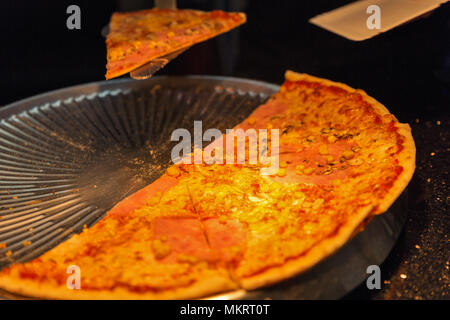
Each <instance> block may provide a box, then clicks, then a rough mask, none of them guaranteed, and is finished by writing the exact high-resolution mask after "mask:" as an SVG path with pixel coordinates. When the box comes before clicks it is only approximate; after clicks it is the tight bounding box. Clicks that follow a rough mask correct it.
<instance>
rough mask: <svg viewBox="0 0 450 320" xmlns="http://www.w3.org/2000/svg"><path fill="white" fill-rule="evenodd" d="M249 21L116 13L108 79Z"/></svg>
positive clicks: (237, 16) (218, 15) (217, 15)
mask: <svg viewBox="0 0 450 320" xmlns="http://www.w3.org/2000/svg"><path fill="white" fill-rule="evenodd" d="M245 21H246V17H245V14H244V13H228V12H224V11H212V12H202V11H196V10H169V9H156V8H155V9H151V10H143V11H136V12H127V13H119V12H116V13H114V14H113V15H112V17H111V22H110V24H109V29H110V32H109V34H108V37H107V39H106V47H107V60H108V63H107V65H106V69H107V72H106V79H112V78H115V77H118V76H121V75H123V74H126V73H128V72H130V71H132V70H134V69H136V68H138V67H140V66H142V65H144V64H146V63H147V62H149V61H151V60H153V59H156V58H158V57H162V56H165V55H167V54H170V53H172V52H175V51H178V50H180V49H183V48H187V47H189V46H192V45H193V44H195V43H198V42H201V41H205V40H207V39H210V38H213V37H215V36H217V35H218V34H221V33H224V32H227V31H229V30H231V29H233V28H235V27H237V26H239V25H240V24H242V23H244V22H245Z"/></svg>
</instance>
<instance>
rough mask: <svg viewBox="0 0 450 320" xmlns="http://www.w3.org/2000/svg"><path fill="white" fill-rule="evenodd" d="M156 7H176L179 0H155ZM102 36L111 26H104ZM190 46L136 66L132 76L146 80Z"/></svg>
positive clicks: (131, 72) (105, 35)
mask: <svg viewBox="0 0 450 320" xmlns="http://www.w3.org/2000/svg"><path fill="white" fill-rule="evenodd" d="M155 8H158V9H176V8H177V1H176V0H155ZM101 33H102V36H103V37H105V38H106V37H107V35H108V33H109V26H105V27H103V29H102V31H101ZM189 48H190V47H188V48H184V49H181V50H178V51H175V52H172V53H170V54H168V55H165V56H162V57H159V58H156V59H153V60H151V61H149V62H148V63H146V64H144V65H142V66H140V67H138V68H136V69H135V70H133V71H130V77H131V78H133V79H136V80H144V79H148V78H150V77H151V76H153V75H154V74H155V73H156V72H158V71H159V70H160V69H162V68H164V67H165V66H166V65H167V64H168V63H169V62H170V61H171V60H172V59H175V58H176V57H178V56H179V55H180V54H181V53H182V52H184V51H186V50H187V49H189Z"/></svg>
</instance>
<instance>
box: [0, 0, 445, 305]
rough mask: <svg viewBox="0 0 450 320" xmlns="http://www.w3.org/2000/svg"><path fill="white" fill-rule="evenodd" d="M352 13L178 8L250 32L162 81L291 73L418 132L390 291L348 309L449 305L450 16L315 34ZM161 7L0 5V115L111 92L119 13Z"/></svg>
mask: <svg viewBox="0 0 450 320" xmlns="http://www.w3.org/2000/svg"><path fill="white" fill-rule="evenodd" d="M348 2H350V1H325V0H320V1H281V0H279V1H273V0H248V1H237V0H234V1H232V0H230V1H226V0H214V1H202V0H191V1H188V0H179V1H178V6H179V8H194V9H201V10H211V9H224V10H228V11H244V12H246V13H247V19H248V22H247V23H246V24H245V25H243V26H242V27H240V28H239V29H238V30H236V31H233V32H231V33H228V34H226V35H223V36H220V37H218V38H217V39H214V40H210V41H207V42H205V43H202V44H198V45H196V46H194V47H193V48H192V49H190V50H188V51H187V52H185V53H184V54H182V55H181V56H180V57H179V58H178V59H176V60H174V61H173V62H172V63H171V64H169V66H167V67H166V68H165V69H164V70H162V71H161V72H160V73H159V74H188V73H190V74H216V75H229V76H238V77H245V78H253V79H258V80H264V81H268V82H274V83H279V84H281V82H282V81H283V74H284V71H285V70H286V69H292V70H294V71H298V72H306V73H309V74H312V75H315V76H320V77H325V78H329V79H332V80H337V81H340V82H344V83H347V84H349V85H350V86H352V87H356V88H363V89H364V90H366V91H367V92H368V94H369V95H371V96H373V97H375V98H376V99H378V100H379V101H381V102H382V103H383V104H385V105H386V106H387V107H388V108H389V110H390V111H391V112H392V113H393V114H395V115H396V116H397V117H398V118H399V120H400V121H401V122H409V123H410V125H411V126H412V129H413V135H414V138H415V141H416V144H417V170H416V174H415V177H414V179H413V181H412V182H411V184H410V188H409V189H410V194H411V196H410V213H409V220H408V222H407V224H406V226H405V230H404V232H403V234H402V236H401V238H400V240H399V242H398V244H397V246H396V247H395V248H394V250H393V252H392V253H391V255H390V257H389V258H388V259H387V261H386V262H385V264H384V265H383V266H382V268H381V270H382V272H383V277H384V279H385V283H384V284H383V289H382V290H381V291H375V292H369V291H368V290H367V289H366V288H365V286H361V287H360V288H358V289H356V290H355V291H354V292H352V293H351V294H350V295H349V296H348V298H375V299H378V298H406V299H436V298H437V299H439V298H440V299H442V298H449V286H450V284H449V264H448V263H449V262H448V261H449V251H450V250H449V243H450V242H449V241H450V239H448V231H449V223H448V221H449V220H448V218H449V215H448V210H447V209H448V203H449V198H448V154H449V151H450V146H449V143H448V141H449V139H450V137H449V130H448V125H449V109H450V108H449V107H450V103H449V102H450V92H449V86H450V14H449V13H450V6H449V5H448V4H446V5H444V6H441V7H440V8H439V9H437V10H435V11H434V12H432V13H429V14H427V15H426V16H424V17H421V18H419V19H416V20H414V21H412V22H409V23H407V24H404V25H402V26H400V27H397V28H395V29H394V30H390V31H389V32H387V33H384V34H381V35H378V36H376V37H374V38H372V39H369V40H366V41H363V42H353V41H350V40H347V39H344V38H342V37H340V36H338V35H335V34H333V33H330V32H328V31H325V30H323V29H320V28H318V27H316V26H314V25H311V24H309V23H308V22H307V20H308V19H309V18H311V17H313V16H315V15H317V14H319V13H322V12H325V11H329V10H331V9H334V8H337V7H339V6H341V5H343V4H345V3H348ZM71 4H77V5H79V6H80V7H81V30H68V29H67V28H66V19H67V17H68V14H66V8H67V7H68V6H69V5H71ZM152 6H153V1H151V0H148V1H145V0H134V1H133V0H129V1H79V0H71V1H65V0H60V1H47V0H41V1H24V0H15V1H11V0H2V1H1V2H0V30H1V45H0V46H1V47H0V71H1V77H0V85H1V86H0V106H1V105H5V104H8V103H11V102H13V101H16V100H19V99H22V98H25V97H29V96H32V95H35V94H38V93H43V92H45V91H49V90H53V89H57V88H62V87H66V86H70V85H74V84H80V83H85V82H91V81H98V80H103V79H104V74H105V64H106V50H105V44H104V38H103V37H102V36H101V34H100V31H101V29H102V27H103V26H104V25H106V24H107V23H108V21H109V18H110V15H111V13H112V12H113V11H126V10H134V9H143V8H149V7H152ZM432 152H434V153H435V155H431V153H432ZM428 179H430V181H428ZM400 274H405V275H406V276H407V278H406V279H403V278H401V277H400Z"/></svg>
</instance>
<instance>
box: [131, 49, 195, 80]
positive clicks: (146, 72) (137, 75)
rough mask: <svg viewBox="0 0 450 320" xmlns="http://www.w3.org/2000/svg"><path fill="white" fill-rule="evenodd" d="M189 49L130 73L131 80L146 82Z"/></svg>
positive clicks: (163, 57) (178, 51)
mask: <svg viewBox="0 0 450 320" xmlns="http://www.w3.org/2000/svg"><path fill="white" fill-rule="evenodd" d="M189 48H190V47H189ZM189 48H185V49H181V50H177V51H175V52H172V53H170V54H168V55H165V56H162V57H159V58H156V59H153V60H151V61H150V62H148V63H146V64H144V65H143V66H140V67H138V68H136V69H134V70H133V71H130V78H133V79H135V80H144V79H148V78H150V77H151V76H152V75H154V74H155V73H156V72H157V71H159V70H161V69H162V68H164V67H165V66H166V65H167V64H168V63H169V62H170V61H171V60H173V59H175V58H176V57H178V56H179V55H180V54H181V53H183V52H184V51H186V50H187V49H189Z"/></svg>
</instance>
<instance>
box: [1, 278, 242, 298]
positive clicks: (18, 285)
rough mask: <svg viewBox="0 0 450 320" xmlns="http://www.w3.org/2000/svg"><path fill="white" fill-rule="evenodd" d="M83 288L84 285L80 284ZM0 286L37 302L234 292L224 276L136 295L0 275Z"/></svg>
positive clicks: (191, 295)
mask: <svg viewBox="0 0 450 320" xmlns="http://www.w3.org/2000/svg"><path fill="white" fill-rule="evenodd" d="M81 286H83V285H81ZM0 287H1V288H2V289H4V290H6V291H8V292H11V293H15V294H19V295H23V296H26V297H34V298H38V299H62V300H171V299H177V300H182V299H194V298H198V297H203V296H208V295H212V294H216V293H220V292H226V291H230V290H234V289H237V288H238V286H237V284H236V283H235V282H233V281H232V280H231V279H229V278H228V277H227V276H223V277H221V276H213V277H208V278H205V279H202V280H199V281H197V282H196V283H194V284H192V285H190V286H187V287H179V288H173V289H171V290H163V291H153V292H145V293H138V292H133V291H130V290H127V289H125V288H115V289H113V290H84V289H83V288H81V289H79V290H77V289H73V290H72V289H68V288H67V287H66V286H56V285H51V284H48V283H37V282H35V281H33V280H27V279H20V278H13V277H8V276H3V275H0Z"/></svg>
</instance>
